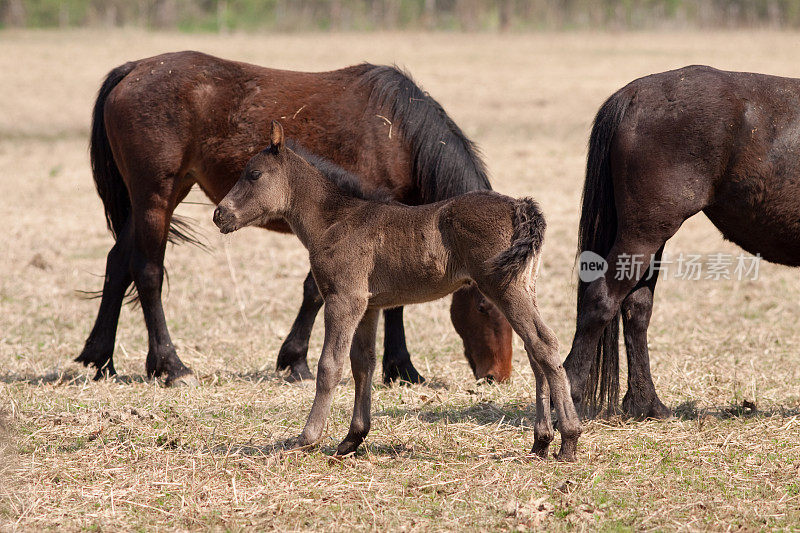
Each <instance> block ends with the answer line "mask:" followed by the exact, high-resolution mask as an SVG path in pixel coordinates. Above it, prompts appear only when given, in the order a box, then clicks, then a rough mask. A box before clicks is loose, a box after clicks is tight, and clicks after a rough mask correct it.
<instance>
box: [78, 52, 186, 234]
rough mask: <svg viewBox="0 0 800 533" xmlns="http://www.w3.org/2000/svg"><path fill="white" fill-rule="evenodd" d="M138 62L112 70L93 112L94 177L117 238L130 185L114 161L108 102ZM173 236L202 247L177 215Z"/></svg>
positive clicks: (125, 215)
mask: <svg viewBox="0 0 800 533" xmlns="http://www.w3.org/2000/svg"><path fill="white" fill-rule="evenodd" d="M136 65H137V63H136V62H135V61H131V62H128V63H125V64H124V65H120V66H118V67H117V68H115V69H114V70H112V71H111V72H109V73H108V76H106V79H105V81H103V84H102V85H101V86H100V91H99V92H98V94H97V100H96V101H95V103H94V111H93V112H92V134H91V138H90V141H89V157H90V159H91V162H92V175H93V176H94V184H95V187H96V188H97V194H98V195H100V199H101V200H102V201H103V208H104V209H105V213H106V223H107V225H108V229H109V231H111V235H113V236H114V238H115V239H117V238H119V235H120V233H121V232H122V228H123V227H124V226H125V223H126V222H127V221H128V218H129V217H130V214H131V200H130V196H129V195H128V188H127V187H126V186H125V182H124V181H123V180H122V174H120V172H119V168H118V167H117V163H116V161H114V154H113V153H112V152H111V144H110V143H109V142H108V134H107V132H106V121H105V105H106V100H107V99H108V95H109V94H111V91H112V90H114V87H116V86H117V85H118V84H119V82H121V81H122V80H123V78H125V76H127V75H128V74H130V72H131V71H132V70H133V69H134V68H135V67H136ZM169 238H170V241H171V242H179V241H185V242H190V243H192V244H196V245H199V246H202V244H201V242H200V241H199V240H198V237H197V235H196V234H195V233H194V232H193V231H192V228H191V227H190V226H189V223H188V222H187V221H186V220H185V219H182V218H180V217H177V216H173V217H172V223H171V226H170V231H169Z"/></svg>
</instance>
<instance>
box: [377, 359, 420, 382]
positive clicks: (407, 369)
mask: <svg viewBox="0 0 800 533" xmlns="http://www.w3.org/2000/svg"><path fill="white" fill-rule="evenodd" d="M395 381H399V382H400V383H401V384H402V383H415V384H417V383H425V378H424V377H422V376H421V375H420V373H419V372H417V369H416V368H414V365H412V364H411V361H410V360H406V361H403V362H402V363H388V364H387V363H386V361H384V364H383V382H384V383H385V384H387V385H390V384H391V383H392V382H395Z"/></svg>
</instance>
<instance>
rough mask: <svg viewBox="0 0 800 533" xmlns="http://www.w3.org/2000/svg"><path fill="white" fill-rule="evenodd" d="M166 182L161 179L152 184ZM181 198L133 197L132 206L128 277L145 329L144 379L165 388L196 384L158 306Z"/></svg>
mask: <svg viewBox="0 0 800 533" xmlns="http://www.w3.org/2000/svg"><path fill="white" fill-rule="evenodd" d="M168 181H169V180H166V179H165V180H163V181H156V183H167V182H168ZM132 196H133V195H132ZM182 196H183V194H176V195H174V196H173V195H171V194H169V195H168V194H166V193H163V192H161V191H157V192H155V193H153V194H147V195H145V194H141V195H139V196H138V198H144V199H143V200H139V201H137V200H136V198H137V196H134V200H133V202H132V207H133V233H134V241H133V252H132V254H131V274H132V275H133V281H134V283H135V284H136V290H137V291H138V293H139V302H140V303H141V306H142V312H143V313H144V320H145V323H146V325H147V334H148V351H147V360H146V363H145V369H146V371H147V376H148V377H160V376H165V380H166V384H167V385H168V386H169V385H174V384H177V383H193V382H195V381H196V380H194V379H193V377H192V371H191V370H189V368H187V367H186V366H185V365H184V364H183V363H182V362H181V360H180V359H178V354H177V353H176V351H175V346H174V345H173V344H172V339H171V338H170V335H169V331H168V330H167V322H166V318H165V317H164V308H163V307H162V305H161V288H162V283H163V281H164V251H165V249H166V245H167V236H168V233H169V226H170V220H171V218H172V211H173V209H174V207H175V205H176V204H177V201H178V200H179V199H180V198H182Z"/></svg>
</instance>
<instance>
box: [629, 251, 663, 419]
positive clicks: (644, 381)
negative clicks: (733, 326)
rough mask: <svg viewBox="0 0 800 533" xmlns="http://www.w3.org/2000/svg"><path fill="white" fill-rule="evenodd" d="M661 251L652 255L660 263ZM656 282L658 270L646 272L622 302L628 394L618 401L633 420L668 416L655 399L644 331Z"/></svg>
mask: <svg viewBox="0 0 800 533" xmlns="http://www.w3.org/2000/svg"><path fill="white" fill-rule="evenodd" d="M663 252H664V247H663V246H662V247H661V249H660V250H659V251H658V253H657V254H656V257H655V258H656V260H658V261H660V260H661V255H662V253H663ZM648 277H649V279H647V278H648ZM657 281H658V270H655V271H654V272H652V273H648V275H646V276H645V279H643V280H642V281H641V282H640V283H639V285H638V286H637V287H636V288H635V289H634V290H633V291H632V292H631V293H630V294H629V295H628V296H627V297H626V298H625V299H624V300H623V301H622V325H623V331H624V335H625V351H626V353H627V355H628V391H627V392H626V393H625V397H624V398H623V399H622V409H623V410H624V411H625V413H626V414H628V415H629V416H632V417H634V418H668V417H669V416H670V415H671V414H672V413H671V412H670V410H669V409H668V408H667V407H666V406H665V405H664V404H663V403H662V402H661V400H660V399H659V398H658V394H656V389H655V385H654V384H653V378H652V376H651V375H650V352H649V349H648V347H647V328H648V326H649V325H650V317H651V315H652V314H653V296H654V292H655V288H656V282H657Z"/></svg>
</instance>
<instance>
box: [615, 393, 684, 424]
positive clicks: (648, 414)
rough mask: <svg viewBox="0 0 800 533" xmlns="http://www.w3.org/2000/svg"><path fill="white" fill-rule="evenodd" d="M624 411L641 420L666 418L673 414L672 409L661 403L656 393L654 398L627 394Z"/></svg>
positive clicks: (623, 402)
mask: <svg viewBox="0 0 800 533" xmlns="http://www.w3.org/2000/svg"><path fill="white" fill-rule="evenodd" d="M622 411H623V412H624V413H625V415H627V416H629V417H631V418H636V419H639V420H643V419H646V418H655V419H659V420H664V419H667V418H670V417H671V416H672V411H670V410H669V408H668V407H667V406H666V405H664V404H663V403H661V400H659V399H658V396H656V395H655V394H653V396H652V398H634V397H633V396H632V395H630V394H625V397H624V398H623V399H622Z"/></svg>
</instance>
